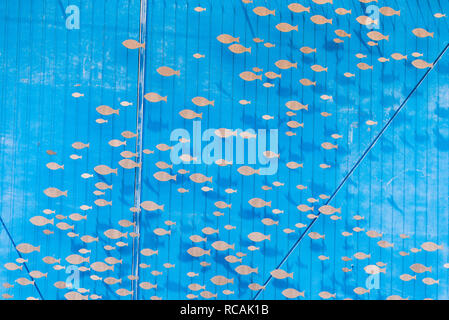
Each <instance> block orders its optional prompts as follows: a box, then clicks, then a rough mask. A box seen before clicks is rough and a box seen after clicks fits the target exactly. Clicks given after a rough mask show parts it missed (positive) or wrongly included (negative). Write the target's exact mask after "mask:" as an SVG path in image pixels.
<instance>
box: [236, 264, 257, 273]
mask: <svg viewBox="0 0 449 320" xmlns="http://www.w3.org/2000/svg"><path fill="white" fill-rule="evenodd" d="M258 269H259V268H251V267H250V266H247V265H243V264H242V265H240V266H238V267H237V268H235V269H234V270H235V271H236V272H237V273H238V274H241V275H248V274H251V273H258V272H259V270H258Z"/></svg>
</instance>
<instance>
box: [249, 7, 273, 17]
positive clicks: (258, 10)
mask: <svg viewBox="0 0 449 320" xmlns="http://www.w3.org/2000/svg"><path fill="white" fill-rule="evenodd" d="M253 12H254V13H255V14H257V15H258V16H261V17H265V16H268V15H270V14H271V15H273V16H275V15H276V10H269V9H267V8H265V7H256V8H254V9H253Z"/></svg>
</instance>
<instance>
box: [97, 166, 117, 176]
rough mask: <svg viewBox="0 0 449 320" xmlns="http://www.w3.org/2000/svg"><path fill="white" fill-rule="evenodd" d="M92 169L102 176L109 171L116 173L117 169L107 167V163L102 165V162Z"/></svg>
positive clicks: (109, 172)
mask: <svg viewBox="0 0 449 320" xmlns="http://www.w3.org/2000/svg"><path fill="white" fill-rule="evenodd" d="M94 171H95V172H96V173H98V174H101V175H103V176H104V175H108V174H111V173H115V174H117V169H112V168H110V167H108V166H107V165H104V164H102V165H98V166H96V167H95V168H94Z"/></svg>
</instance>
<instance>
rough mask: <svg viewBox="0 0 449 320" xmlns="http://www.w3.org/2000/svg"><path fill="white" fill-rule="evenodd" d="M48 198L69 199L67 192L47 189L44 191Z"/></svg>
mask: <svg viewBox="0 0 449 320" xmlns="http://www.w3.org/2000/svg"><path fill="white" fill-rule="evenodd" d="M44 193H45V195H46V196H47V197H50V198H59V197H61V196H64V197H67V191H61V190H59V189H58V188H47V189H45V190H44Z"/></svg>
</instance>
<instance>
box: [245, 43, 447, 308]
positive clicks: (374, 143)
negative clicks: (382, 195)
mask: <svg viewBox="0 0 449 320" xmlns="http://www.w3.org/2000/svg"><path fill="white" fill-rule="evenodd" d="M448 49H449V43H448V44H447V45H446V46H445V48H444V49H443V51H441V53H440V54H439V55H438V57H437V58H436V59H435V62H434V63H433V66H432V67H431V68H429V69H428V70H427V71H426V73H425V74H424V75H423V76H422V78H421V80H419V82H418V83H417V84H416V85H415V87H414V88H413V89H412V91H410V93H409V94H408V96H407V98H405V100H404V101H403V102H402V103H401V105H400V106H399V108H398V109H397V110H396V111H395V113H394V114H393V116H392V117H391V118H390V120H388V122H387V123H386V124H385V125H384V127H383V128H382V130H380V132H379V133H378V134H377V136H376V137H375V138H374V140H373V141H372V142H371V143H370V145H369V146H368V147H367V148H366V149H365V151H364V152H363V154H362V155H361V156H360V158H359V159H358V160H357V162H356V163H355V164H354V165H353V166H352V168H351V170H350V171H349V172H348V173H347V174H346V176H345V177H344V178H343V180H342V181H341V182H340V184H339V185H338V187H337V188H336V189H335V191H334V192H333V193H332V195H331V196H330V197H329V199H328V200H327V201H326V203H325V205H328V204H329V203H330V202H331V201H332V200H333V199H334V198H335V196H336V195H337V193H338V192H339V191H340V190H341V188H343V186H344V184H345V183H346V181H348V179H349V178H350V177H351V176H352V174H353V173H354V171H355V170H356V169H357V168H358V166H359V165H360V163H362V161H363V159H365V157H366V156H367V155H368V153H369V152H370V151H371V149H373V147H374V146H375V145H376V143H377V142H378V141H379V139H380V138H381V137H382V135H383V134H384V133H385V131H386V130H387V129H388V127H389V126H390V125H391V123H392V122H393V120H394V119H395V118H396V117H397V115H398V114H399V113H400V112H401V110H402V109H403V108H404V107H405V105H406V104H407V102H408V100H410V98H411V97H412V96H413V94H414V93H415V92H416V90H418V88H419V87H420V86H421V84H422V83H423V82H424V80H425V79H426V78H427V76H428V75H429V74H430V72H432V70H433V69H434V68H435V66H436V65H437V64H438V62H439V61H440V60H441V58H442V57H443V56H444V54H445V53H446V52H447V50H448ZM320 216H321V212H319V213H318V214H317V216H316V217H315V218H314V219H313V220H312V222H311V223H310V224H309V226H308V227H307V228H306V229H305V230H304V232H303V233H302V234H301V236H300V237H299V238H298V240H296V242H295V243H294V244H293V246H292V247H291V248H290V250H289V251H288V252H287V254H286V255H285V256H284V258H283V259H282V260H281V262H280V263H279V264H278V266H277V267H276V269H280V268H281V267H282V266H283V265H284V263H285V262H286V261H287V259H288V258H289V257H290V256H291V254H292V253H293V251H295V249H296V248H297V247H298V246H299V244H300V243H301V241H302V240H303V239H304V237H305V236H306V234H307V233H308V232H309V230H310V229H311V228H312V227H313V225H314V224H315V223H316V222H317V220H318V218H319V217H320ZM272 279H273V276H272V275H270V276H269V277H268V279H267V280H266V281H265V283H264V284H263V288H264V289H265V288H266V286H267V285H268V284H269V283H270V282H271V280H272ZM264 289H261V290H259V291H258V292H257V293H256V295H255V296H254V298H253V300H257V298H258V297H259V296H260V294H261V293H262V291H263V290H264Z"/></svg>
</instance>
